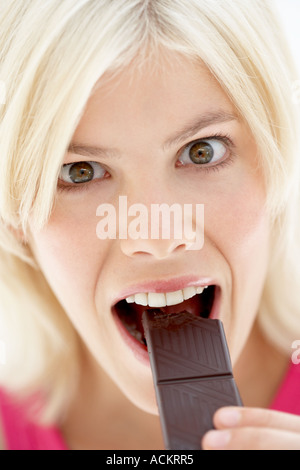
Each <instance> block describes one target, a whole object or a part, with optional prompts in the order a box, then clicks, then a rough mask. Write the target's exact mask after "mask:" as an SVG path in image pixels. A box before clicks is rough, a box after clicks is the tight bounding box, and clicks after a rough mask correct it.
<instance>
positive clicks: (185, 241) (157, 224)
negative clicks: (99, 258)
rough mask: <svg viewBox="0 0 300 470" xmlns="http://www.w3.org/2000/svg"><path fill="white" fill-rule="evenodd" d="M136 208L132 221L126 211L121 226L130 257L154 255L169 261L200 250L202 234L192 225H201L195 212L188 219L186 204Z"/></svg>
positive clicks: (122, 240)
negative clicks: (195, 217) (195, 219)
mask: <svg viewBox="0 0 300 470" xmlns="http://www.w3.org/2000/svg"><path fill="white" fill-rule="evenodd" d="M134 206H135V208H134V210H133V211H132V210H130V209H132V207H131V208H130V209H129V211H128V214H129V215H131V217H129V219H130V220H128V218H127V212H126V213H124V212H123V213H122V215H121V218H119V222H120V223H121V224H122V227H121V229H120V227H119V235H120V234H121V232H122V236H121V237H119V239H120V247H121V250H122V252H123V253H124V254H125V255H126V256H129V257H133V256H141V255H144V256H145V255H148V256H149V255H150V256H152V257H154V258H156V259H165V258H168V257H170V256H172V255H174V254H178V253H182V252H184V251H187V250H190V249H197V248H195V247H196V246H197V243H196V241H197V240H198V235H199V232H198V231H197V230H195V231H194V230H193V229H192V225H194V226H196V227H197V223H196V224H195V223H194V222H195V221H193V220H192V219H193V216H192V215H191V212H189V214H188V216H187V214H186V211H185V210H184V209H183V205H180V204H173V205H171V206H168V205H167V204H162V205H159V204H152V205H151V206H150V207H149V206H144V205H143V204H137V205H134ZM136 213H138V216H136V217H135V218H134V219H133V220H132V216H133V214H136ZM197 215H198V214H197ZM126 218H127V219H126ZM197 222H199V220H198V218H197ZM198 225H199V224H198ZM201 225H202V224H201ZM124 227H125V229H124ZM198 245H199V243H198Z"/></svg>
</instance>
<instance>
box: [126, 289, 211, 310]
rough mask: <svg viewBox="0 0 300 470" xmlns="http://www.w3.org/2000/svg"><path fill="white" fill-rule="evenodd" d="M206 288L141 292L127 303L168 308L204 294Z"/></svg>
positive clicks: (130, 297)
mask: <svg viewBox="0 0 300 470" xmlns="http://www.w3.org/2000/svg"><path fill="white" fill-rule="evenodd" d="M206 287H207V286H204V287H193V286H191V287H185V288H184V289H181V290H177V291H175V292H165V293H161V292H139V293H138V294H134V295H130V296H129V297H127V298H126V302H128V303H133V302H135V303H136V304H138V305H145V306H147V305H148V306H149V307H166V306H167V305H176V304H180V303H181V302H183V301H184V300H188V299H190V298H191V297H193V296H194V295H196V294H202V292H203V290H204V289H205V288H206Z"/></svg>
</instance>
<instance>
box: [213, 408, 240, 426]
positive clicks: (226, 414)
mask: <svg viewBox="0 0 300 470" xmlns="http://www.w3.org/2000/svg"><path fill="white" fill-rule="evenodd" d="M240 418H241V413H240V411H239V410H238V409H237V408H224V409H222V410H219V411H218V422H220V421H221V422H222V424H223V425H225V426H228V427H234V426H237V424H238V423H239V421H240Z"/></svg>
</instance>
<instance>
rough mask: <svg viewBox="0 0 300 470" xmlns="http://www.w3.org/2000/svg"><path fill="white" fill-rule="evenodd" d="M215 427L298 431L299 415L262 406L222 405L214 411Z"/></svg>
mask: <svg viewBox="0 0 300 470" xmlns="http://www.w3.org/2000/svg"><path fill="white" fill-rule="evenodd" d="M214 425H215V427H216V428H217V429H225V428H235V427H244V426H246V427H252V426H253V427H264V428H274V429H282V430H288V431H294V432H299V433H300V416H296V415H292V414H290V413H284V412H282V411H276V410H268V409H262V408H246V407H224V408H220V409H219V410H217V411H216V413H215V415H214Z"/></svg>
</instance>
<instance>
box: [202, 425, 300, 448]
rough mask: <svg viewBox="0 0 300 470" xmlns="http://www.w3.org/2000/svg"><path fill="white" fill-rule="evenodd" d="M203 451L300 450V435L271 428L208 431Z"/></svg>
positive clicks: (204, 439)
mask: <svg viewBox="0 0 300 470" xmlns="http://www.w3.org/2000/svg"><path fill="white" fill-rule="evenodd" d="M202 449H203V450H300V434H299V433H295V432H290V431H282V430H278V429H270V428H254V427H249V428H235V429H226V430H219V431H218V430H217V431H215V430H214V431H208V432H207V433H206V434H205V435H204V437H203V439H202Z"/></svg>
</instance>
